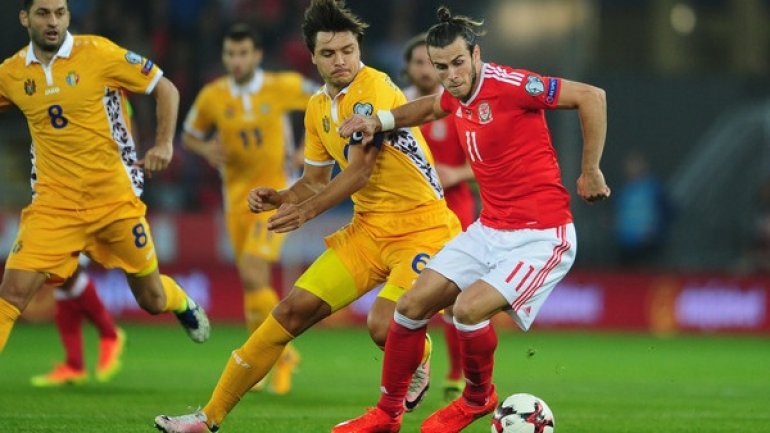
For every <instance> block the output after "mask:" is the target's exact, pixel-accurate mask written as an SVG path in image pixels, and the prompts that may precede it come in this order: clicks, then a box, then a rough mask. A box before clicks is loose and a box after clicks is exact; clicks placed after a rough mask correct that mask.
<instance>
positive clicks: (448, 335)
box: [404, 33, 476, 409]
mask: <svg viewBox="0 0 770 433" xmlns="http://www.w3.org/2000/svg"><path fill="white" fill-rule="evenodd" d="M426 37H427V34H426V33H420V34H419V35H417V36H415V37H413V38H412V39H411V40H409V42H407V43H406V46H405V48H404V62H405V64H406V66H405V68H404V75H405V76H406V78H407V79H408V80H409V82H410V83H411V86H409V87H408V88H406V89H404V95H406V97H407V99H409V100H410V101H411V100H414V99H417V98H421V97H423V96H428V95H434V94H437V93H441V92H442V91H443V87H441V82H440V81H439V79H438V75H437V74H436V70H435V69H434V68H433V64H432V63H431V62H430V57H429V56H428V45H427V43H426V42H425V38H426ZM420 131H421V132H422V135H423V137H425V141H426V142H427V143H428V146H429V147H430V151H431V153H433V158H434V159H435V160H436V171H437V172H438V175H439V179H441V184H442V186H443V187H444V199H445V200H446V202H447V206H449V209H451V210H452V212H454V213H455V215H457V218H458V219H459V220H460V224H461V225H462V228H463V230H465V229H467V228H468V226H469V225H471V223H473V221H474V220H475V219H476V200H475V198H474V197H473V192H472V191H471V187H470V185H469V184H468V181H469V180H471V179H473V171H472V170H471V167H470V165H469V164H468V160H467V158H466V157H465V153H464V152H463V148H462V146H461V145H460V141H459V139H458V137H457V128H456V127H455V122H454V119H452V118H451V117H444V118H443V119H436V120H434V121H433V122H430V123H424V124H422V125H421V126H420ZM442 319H443V325H444V340H445V341H446V346H447V355H448V360H449V369H448V371H447V375H446V377H445V378H444V400H446V401H451V400H454V399H455V398H456V397H457V396H458V395H459V394H460V392H461V391H462V389H463V386H464V383H465V382H464V381H463V377H462V376H463V370H462V365H461V359H460V342H459V337H458V335H457V329H456V328H455V326H454V322H453V319H452V310H451V307H450V308H447V309H445V310H444V313H443V314H442ZM415 371H416V372H419V371H420V370H419V369H418V370H415ZM416 376H417V375H416V374H415V376H413V378H412V383H413V384H414V383H415V378H416ZM424 380H426V381H427V380H428V378H427V375H426V377H425V378H424ZM411 392H412V391H411V389H410V393H411ZM410 397H411V396H410V395H409V394H407V398H406V401H407V402H409V401H411V400H412V398H410ZM407 409H409V407H408V406H407Z"/></svg>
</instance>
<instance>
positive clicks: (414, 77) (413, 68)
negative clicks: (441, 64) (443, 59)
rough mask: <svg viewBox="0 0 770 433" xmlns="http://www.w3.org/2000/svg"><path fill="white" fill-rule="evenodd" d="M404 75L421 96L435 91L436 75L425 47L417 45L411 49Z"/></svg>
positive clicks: (437, 82) (436, 84)
mask: <svg viewBox="0 0 770 433" xmlns="http://www.w3.org/2000/svg"><path fill="white" fill-rule="evenodd" d="M406 75H407V76H408V77H409V81H410V82H411V83H412V84H414V86H415V87H417V89H418V90H419V91H420V93H422V94H423V95H427V94H430V93H434V92H435V91H436V87H437V86H438V84H439V81H438V75H436V70H435V69H434V68H433V64H431V62H430V57H428V46H427V45H425V44H423V45H418V46H416V47H414V49H412V58H411V60H409V63H407V64H406Z"/></svg>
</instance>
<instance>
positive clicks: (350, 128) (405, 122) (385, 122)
mask: <svg viewBox="0 0 770 433" xmlns="http://www.w3.org/2000/svg"><path fill="white" fill-rule="evenodd" d="M447 114H449V113H447V112H445V111H444V110H443V109H442V108H441V94H440V93H439V94H435V95H428V96H423V97H422V98H418V99H415V100H414V101H412V102H409V103H407V104H404V105H401V106H399V107H396V108H394V109H392V110H379V111H377V113H376V114H375V115H374V116H362V115H359V114H353V115H351V116H350V117H348V118H347V119H345V121H343V122H342V124H341V125H340V127H339V133H340V135H341V136H343V137H350V136H351V135H353V133H354V132H363V133H364V143H369V142H370V141H371V140H372V137H374V134H375V133H377V132H380V131H390V130H392V129H398V128H405V127H410V126H418V125H422V124H423V123H428V122H432V121H434V120H436V119H441V118H443V117H445V116H446V115H447Z"/></svg>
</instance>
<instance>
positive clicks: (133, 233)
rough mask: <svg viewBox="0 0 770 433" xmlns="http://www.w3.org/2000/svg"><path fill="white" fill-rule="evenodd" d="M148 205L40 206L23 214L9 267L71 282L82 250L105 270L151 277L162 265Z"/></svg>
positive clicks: (138, 201) (125, 203) (136, 202)
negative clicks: (157, 252) (79, 207)
mask: <svg viewBox="0 0 770 433" xmlns="http://www.w3.org/2000/svg"><path fill="white" fill-rule="evenodd" d="M145 211H146V207H145V205H144V203H142V202H141V201H140V200H139V199H136V200H134V201H131V202H123V203H115V204H111V205H107V206H102V207H99V208H95V209H89V210H79V211H74V210H61V209H52V208H48V207H42V206H36V205H35V204H34V203H33V204H31V205H29V206H27V208H25V209H24V210H23V211H22V212H21V221H20V225H19V233H18V234H17V236H16V241H15V243H14V245H13V248H12V249H11V253H10V255H9V256H8V260H7V261H6V264H5V266H6V268H7V269H20V270H28V271H37V272H43V273H45V274H47V275H48V276H49V278H50V279H51V281H52V282H58V281H61V280H64V279H67V278H69V277H70V276H71V275H72V274H73V273H74V272H75V269H76V268H77V266H78V256H79V254H80V252H81V251H82V252H85V253H86V254H87V255H88V256H90V257H91V258H92V259H93V260H95V261H96V262H98V263H99V264H101V265H102V266H104V267H106V268H119V269H122V270H123V271H125V272H126V273H128V274H133V275H146V274H149V273H151V272H152V271H154V270H155V269H156V268H157V267H158V258H157V256H156V254H155V245H154V243H153V241H152V235H151V234H150V226H149V225H148V224H147V220H146V219H145V218H144V214H145Z"/></svg>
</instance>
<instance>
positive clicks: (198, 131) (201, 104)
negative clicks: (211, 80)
mask: <svg viewBox="0 0 770 433" xmlns="http://www.w3.org/2000/svg"><path fill="white" fill-rule="evenodd" d="M208 89H209V88H208V87H204V89H203V90H202V91H201V92H200V93H198V96H197V97H196V98H195V102H193V105H192V107H190V111H188V112H187V117H185V121H184V131H185V132H187V133H188V134H190V135H192V136H193V137H195V138H197V139H199V140H205V139H206V138H207V137H208V135H209V133H210V132H211V131H213V130H214V128H215V127H216V121H215V120H216V119H215V118H214V116H212V113H211V108H210V107H212V106H213V104H211V103H210V102H209V101H211V92H210V91H208Z"/></svg>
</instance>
